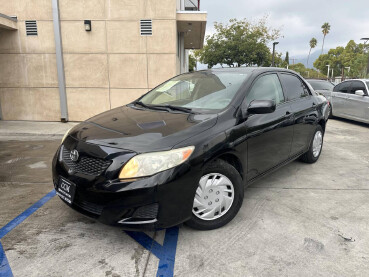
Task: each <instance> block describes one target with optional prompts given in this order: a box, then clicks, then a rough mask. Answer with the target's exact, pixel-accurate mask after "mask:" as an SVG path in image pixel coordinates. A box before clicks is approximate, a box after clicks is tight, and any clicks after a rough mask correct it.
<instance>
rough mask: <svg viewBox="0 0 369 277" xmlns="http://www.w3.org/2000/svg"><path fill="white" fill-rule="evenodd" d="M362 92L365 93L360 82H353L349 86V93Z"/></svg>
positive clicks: (363, 86)
mask: <svg viewBox="0 0 369 277" xmlns="http://www.w3.org/2000/svg"><path fill="white" fill-rule="evenodd" d="M357 90H362V91H364V93H366V92H367V91H366V88H365V85H364V83H363V82H360V81H353V82H352V85H351V93H353V94H355V91H357Z"/></svg>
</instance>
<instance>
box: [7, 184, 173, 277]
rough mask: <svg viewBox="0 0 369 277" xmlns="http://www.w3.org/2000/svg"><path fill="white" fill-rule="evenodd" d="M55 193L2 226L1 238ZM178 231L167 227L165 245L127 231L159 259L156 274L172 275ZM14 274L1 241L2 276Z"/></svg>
mask: <svg viewBox="0 0 369 277" xmlns="http://www.w3.org/2000/svg"><path fill="white" fill-rule="evenodd" d="M55 194H56V193H55V190H52V191H50V192H49V193H48V194H46V195H45V196H44V197H42V198H41V199H40V200H39V201H37V202H36V203H35V204H33V205H32V206H31V207H29V208H28V209H27V210H25V211H24V212H23V213H21V214H20V215H18V216H17V217H16V218H14V219H13V220H12V221H10V222H9V223H8V224H6V225H5V226H4V227H2V228H1V229H0V239H2V238H3V237H4V236H5V235H6V234H8V233H9V232H10V231H11V230H13V229H14V228H15V227H17V226H18V225H19V224H21V223H22V222H23V221H24V220H26V219H27V217H29V216H30V215H31V214H33V213H34V212H35V211H37V210H38V209H39V208H41V207H42V206H43V205H44V204H45V203H46V202H47V201H49V200H50V199H51V198H53V197H54V196H55ZM178 231H179V229H178V227H172V228H169V229H167V230H166V232H165V238H164V243H163V245H160V244H159V243H157V242H156V241H155V240H153V239H152V238H150V237H149V236H148V235H146V234H145V233H142V232H132V231H126V233H127V234H128V235H129V236H130V237H132V238H133V239H134V240H135V241H137V242H138V243H139V244H141V245H142V246H143V247H144V248H146V249H147V250H149V251H150V252H151V253H153V254H154V255H155V256H156V257H157V258H158V259H159V267H158V271H157V273H156V276H160V277H172V276H173V271H174V262H175V256H176V249H177V241H178ZM12 276H13V273H12V270H11V268H10V265H9V262H8V259H7V258H6V255H5V251H4V249H3V247H2V245H1V243H0V277H12Z"/></svg>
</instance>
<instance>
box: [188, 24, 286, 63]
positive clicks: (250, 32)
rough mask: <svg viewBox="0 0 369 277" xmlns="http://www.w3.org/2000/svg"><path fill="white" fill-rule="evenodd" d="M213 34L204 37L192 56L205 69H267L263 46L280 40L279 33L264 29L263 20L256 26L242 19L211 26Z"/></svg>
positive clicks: (265, 51)
mask: <svg viewBox="0 0 369 277" xmlns="http://www.w3.org/2000/svg"><path fill="white" fill-rule="evenodd" d="M214 28H215V33H214V34H213V35H211V36H207V37H206V44H205V46H204V47H203V48H202V49H200V50H197V51H196V52H195V56H197V57H198V58H199V61H200V62H202V63H204V64H207V65H208V68H211V67H213V66H214V65H216V64H220V65H221V66H224V65H227V66H230V67H234V66H241V65H247V66H251V65H258V66H260V65H267V66H269V65H270V62H271V55H270V49H269V48H268V46H267V44H268V43H269V42H271V41H272V40H275V39H277V38H278V37H280V30H278V29H271V28H270V27H268V26H267V17H264V18H262V19H261V20H259V21H258V22H256V23H253V22H251V21H248V20H246V19H243V20H237V19H231V20H229V22H228V23H226V24H223V23H217V22H215V23H214Z"/></svg>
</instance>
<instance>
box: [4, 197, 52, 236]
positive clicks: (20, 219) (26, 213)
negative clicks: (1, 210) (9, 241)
mask: <svg viewBox="0 0 369 277" xmlns="http://www.w3.org/2000/svg"><path fill="white" fill-rule="evenodd" d="M54 196H55V190H52V191H50V192H49V193H48V194H46V195H45V196H44V197H42V198H41V199H40V200H38V201H37V202H36V203H35V204H33V205H32V206H31V207H29V208H28V209H27V210H25V211H24V212H23V213H21V214H20V215H18V216H17V217H16V218H14V219H13V220H12V221H10V222H9V223H8V224H6V225H5V226H4V227H2V228H1V229H0V239H2V238H3V237H4V236H5V235H6V234H7V233H9V232H10V231H11V230H13V229H14V228H15V227H17V226H18V225H19V224H21V223H22V222H23V221H24V220H25V219H26V218H27V217H29V216H30V215H31V214H33V213H34V212H35V211H37V210H38V209H39V208H40V207H41V206H43V205H44V204H45V203H46V202H47V201H49V200H50V199H51V198H53V197H54Z"/></svg>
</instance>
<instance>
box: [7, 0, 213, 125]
mask: <svg viewBox="0 0 369 277" xmlns="http://www.w3.org/2000/svg"><path fill="white" fill-rule="evenodd" d="M85 20H87V21H86V22H85ZM89 21H90V24H88V23H89ZM85 23H86V24H85ZM205 25H206V12H202V11H199V1H198V0H191V1H190V0H128V1H127V0H89V1H75V0H0V107H1V109H0V116H1V119H2V120H41V121H60V120H63V121H64V120H66V121H81V120H85V119H87V118H89V117H91V116H93V115H95V114H98V113H100V112H103V111H106V110H109V109H112V108H115V107H118V106H120V105H123V104H126V103H129V102H131V101H132V100H134V99H136V98H137V97H138V96H140V95H142V94H143V93H145V92H146V91H148V90H149V89H151V88H153V87H155V86H157V85H158V84H160V83H161V82H163V81H165V80H166V79H168V78H170V77H173V76H175V75H177V74H179V73H182V72H186V71H187V70H188V65H187V64H188V55H187V52H188V51H187V49H192V48H193V49H198V48H201V47H202V45H203V41H204V34H205ZM89 28H91V30H90V31H89ZM59 34H60V35H59Z"/></svg>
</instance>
